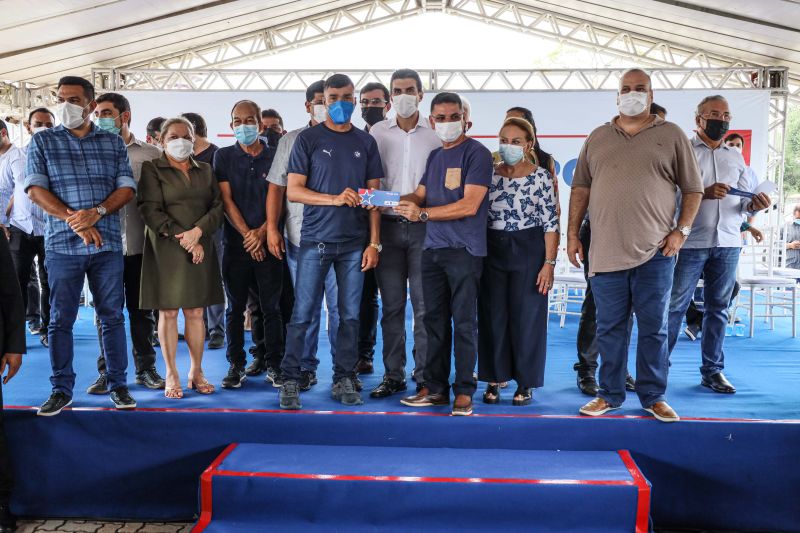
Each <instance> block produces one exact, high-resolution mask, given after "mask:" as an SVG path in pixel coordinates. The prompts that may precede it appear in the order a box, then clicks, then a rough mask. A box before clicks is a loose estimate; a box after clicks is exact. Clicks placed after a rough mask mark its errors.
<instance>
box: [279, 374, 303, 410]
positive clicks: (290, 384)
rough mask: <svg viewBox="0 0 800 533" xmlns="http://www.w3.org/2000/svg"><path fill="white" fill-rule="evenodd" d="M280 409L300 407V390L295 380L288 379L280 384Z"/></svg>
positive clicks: (301, 405)
mask: <svg viewBox="0 0 800 533" xmlns="http://www.w3.org/2000/svg"><path fill="white" fill-rule="evenodd" d="M280 401H281V409H289V410H294V411H296V410H297V409H302V408H303V404H301V403H300V391H299V390H298V389H297V382H296V381H293V380H288V381H286V382H284V384H283V385H282V386H281V394H280Z"/></svg>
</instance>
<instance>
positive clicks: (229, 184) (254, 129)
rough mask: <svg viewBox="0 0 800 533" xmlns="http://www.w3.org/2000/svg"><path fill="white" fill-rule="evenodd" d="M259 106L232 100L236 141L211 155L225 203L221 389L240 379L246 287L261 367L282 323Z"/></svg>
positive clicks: (270, 356)
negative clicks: (254, 300)
mask: <svg viewBox="0 0 800 533" xmlns="http://www.w3.org/2000/svg"><path fill="white" fill-rule="evenodd" d="M260 117H261V109H260V108H259V107H258V104H256V103H255V102H253V101H251V100H242V101H240V102H237V103H236V104H235V105H234V106H233V109H232V110H231V128H232V129H233V135H234V137H235V138H236V144H234V145H233V146H226V147H225V148H220V149H219V150H217V153H216V154H215V155H214V173H215V174H216V176H217V180H219V188H220V191H221V192H222V201H223V203H224V204H225V253H224V255H223V257H222V278H223V280H224V281H225V292H226V294H227V296H228V308H227V310H226V312H225V329H226V330H227V331H226V333H227V336H228V354H227V356H228V362H229V363H230V368H229V369H228V375H227V376H225V378H223V380H222V386H223V387H224V388H226V389H237V388H239V387H241V385H242V381H244V380H245V377H246V375H245V368H244V366H245V362H246V359H245V351H244V310H245V307H246V306H247V296H248V291H249V288H250V286H255V287H257V288H258V300H259V304H260V307H261V310H262V316H263V321H264V322H263V323H264V343H265V346H266V355H265V357H266V362H267V372H268V373H270V372H271V373H272V374H275V373H276V371H277V369H278V367H279V366H280V364H281V352H282V347H283V323H282V321H281V314H280V306H279V302H280V296H281V283H282V278H283V265H282V264H281V262H280V260H278V259H277V258H276V257H274V256H273V255H272V254H269V253H267V252H266V249H265V248H264V243H265V241H266V233H267V227H266V222H267V175H268V174H269V169H270V166H272V160H273V159H274V158H275V149H274V148H272V147H269V146H267V143H266V142H265V141H264V140H263V139H261V138H260V137H259V133H260V132H261V120H260Z"/></svg>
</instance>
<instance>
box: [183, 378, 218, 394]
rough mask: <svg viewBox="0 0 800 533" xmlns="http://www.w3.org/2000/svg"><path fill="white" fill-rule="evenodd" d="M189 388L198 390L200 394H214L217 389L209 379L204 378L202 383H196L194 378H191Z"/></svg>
mask: <svg viewBox="0 0 800 533" xmlns="http://www.w3.org/2000/svg"><path fill="white" fill-rule="evenodd" d="M189 390H196V391H197V392H198V393H200V394H212V393H213V392H214V391H215V390H216V389H215V388H214V385H212V384H211V383H209V382H208V380H207V379H205V378H203V381H201V382H200V383H195V382H194V380H191V379H190V380H189Z"/></svg>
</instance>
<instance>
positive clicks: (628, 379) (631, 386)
mask: <svg viewBox="0 0 800 533" xmlns="http://www.w3.org/2000/svg"><path fill="white" fill-rule="evenodd" d="M625 390H626V391H630V392H636V381H634V379H633V376H631V375H630V374H627V373H626V374H625Z"/></svg>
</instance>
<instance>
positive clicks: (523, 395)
mask: <svg viewBox="0 0 800 533" xmlns="http://www.w3.org/2000/svg"><path fill="white" fill-rule="evenodd" d="M532 401H533V389H530V388H528V389H523V388H522V387H519V388H517V391H516V392H515V393H514V398H513V399H512V400H511V405H516V406H522V405H528V404H530V403H531V402H532Z"/></svg>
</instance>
